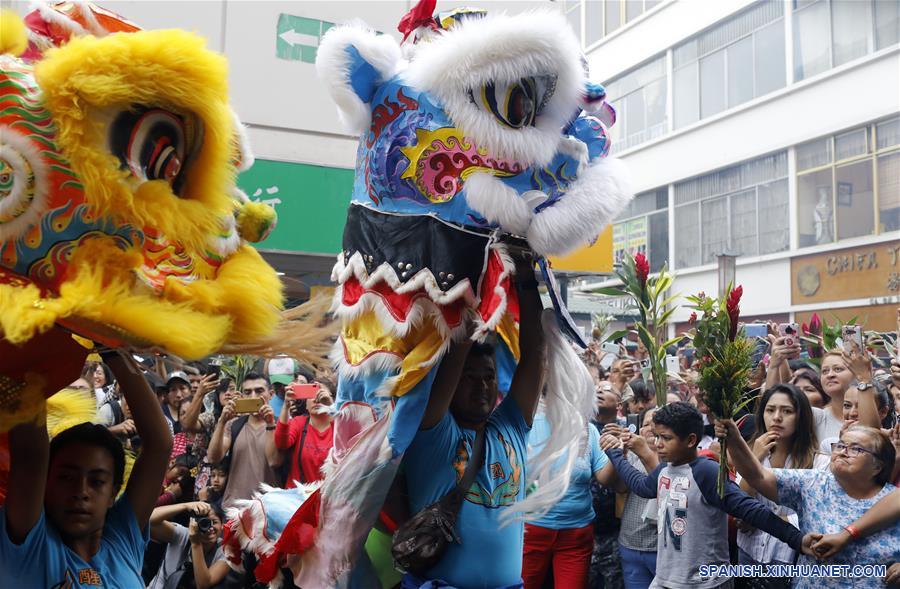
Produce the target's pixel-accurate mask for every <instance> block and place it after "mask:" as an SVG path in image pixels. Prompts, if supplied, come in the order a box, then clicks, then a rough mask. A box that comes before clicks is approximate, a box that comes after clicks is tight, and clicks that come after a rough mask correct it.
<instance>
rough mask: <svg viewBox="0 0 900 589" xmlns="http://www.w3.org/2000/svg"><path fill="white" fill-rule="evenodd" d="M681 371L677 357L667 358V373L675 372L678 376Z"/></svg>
mask: <svg viewBox="0 0 900 589" xmlns="http://www.w3.org/2000/svg"><path fill="white" fill-rule="evenodd" d="M680 370H681V366H680V365H679V362H678V358H677V357H676V356H666V372H674V373H675V374H678V372H679V371H680Z"/></svg>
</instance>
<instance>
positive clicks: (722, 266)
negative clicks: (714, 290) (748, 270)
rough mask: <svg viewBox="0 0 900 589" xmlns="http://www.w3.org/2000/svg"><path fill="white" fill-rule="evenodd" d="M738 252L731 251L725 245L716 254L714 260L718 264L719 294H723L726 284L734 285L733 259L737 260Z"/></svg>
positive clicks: (726, 289)
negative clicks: (720, 251)
mask: <svg viewBox="0 0 900 589" xmlns="http://www.w3.org/2000/svg"><path fill="white" fill-rule="evenodd" d="M737 257H738V252H734V251H731V249H730V248H728V247H726V248H725V249H724V250H723V251H722V253H720V254H719V255H717V256H716V261H717V262H718V264H719V296H720V297H723V296H725V293H726V292H727V291H728V285H729V284H731V285H734V278H735V273H736V272H735V261H736V260H737Z"/></svg>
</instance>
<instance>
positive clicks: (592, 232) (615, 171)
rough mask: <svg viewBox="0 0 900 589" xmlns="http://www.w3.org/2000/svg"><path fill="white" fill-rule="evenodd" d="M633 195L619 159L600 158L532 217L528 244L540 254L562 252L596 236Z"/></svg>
mask: <svg viewBox="0 0 900 589" xmlns="http://www.w3.org/2000/svg"><path fill="white" fill-rule="evenodd" d="M633 197H634V194H633V193H632V191H631V182H630V180H629V177H628V170H627V168H626V167H625V164H623V163H622V162H621V161H619V160H617V159H611V158H601V159H599V160H597V161H595V162H594V163H592V164H591V165H589V166H587V168H586V169H585V170H584V171H583V172H582V173H581V174H580V175H579V176H578V179H577V180H575V182H574V184H573V185H572V186H571V187H570V189H569V191H568V192H566V194H565V195H564V196H563V197H562V198H561V199H560V200H559V201H557V202H556V203H555V204H553V205H552V206H549V207H547V208H546V209H544V210H542V211H541V212H539V213H538V214H537V215H535V216H534V219H532V221H531V226H530V227H529V228H528V234H527V237H528V244H529V245H531V247H532V248H533V249H534V251H535V252H537V253H538V254H540V255H543V256H546V255H564V254H567V253H569V252H572V251H573V250H576V249H578V248H579V247H581V246H582V245H584V244H586V243H588V242H589V241H590V240H591V239H594V238H595V237H597V234H598V233H600V231H601V230H602V229H603V227H605V226H606V225H608V224H609V223H611V222H612V221H613V219H615V218H616V217H617V216H618V215H619V213H620V212H622V209H624V208H625V205H627V204H628V203H629V201H631V199H632V198H633Z"/></svg>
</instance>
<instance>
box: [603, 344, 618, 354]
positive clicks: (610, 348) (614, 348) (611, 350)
mask: <svg viewBox="0 0 900 589" xmlns="http://www.w3.org/2000/svg"><path fill="white" fill-rule="evenodd" d="M600 349H601V350H603V351H604V352H606V353H607V354H618V353H619V352H621V350H620V349H619V344H614V343H612V342H603V343H602V344H600Z"/></svg>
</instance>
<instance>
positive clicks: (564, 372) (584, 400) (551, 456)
mask: <svg viewBox="0 0 900 589" xmlns="http://www.w3.org/2000/svg"><path fill="white" fill-rule="evenodd" d="M541 323H542V324H543V329H544V333H545V337H546V341H547V365H548V367H549V371H548V374H547V377H548V378H547V395H546V397H545V398H544V401H543V408H544V413H545V415H546V417H547V421H548V423H549V424H550V432H551V435H550V437H549V438H548V439H547V440H546V443H545V445H544V447H543V448H542V449H541V451H540V453H538V454H537V455H533V454H532V453H531V452H529V456H528V460H527V462H526V466H525V473H526V482H525V484H526V485H527V486H531V484H532V483H537V489H536V490H535V491H534V492H532V493H531V494H530V495H528V497H526V498H525V499H523V500H522V501H518V502H516V503H514V504H513V505H511V506H510V508H509V510H508V511H506V512H504V513H503V514H502V515H501V519H502V520H503V521H504V525H506V524H509V523H510V522H512V521H514V520H516V519H521V518H523V517H524V518H525V519H536V518H538V517H540V516H541V515H543V514H545V513H546V512H547V511H548V510H549V509H550V508H551V507H553V506H554V505H556V504H557V503H558V502H559V500H560V499H562V497H563V495H565V493H566V490H567V489H568V487H569V480H570V479H571V475H572V470H573V469H574V466H575V460H576V459H577V458H578V455H579V453H580V451H581V448H580V441H581V440H582V439H584V436H585V434H586V433H587V429H586V428H587V427H588V420H589V419H590V416H591V413H592V411H593V399H594V386H593V384H594V383H593V381H592V380H591V375H590V373H588V371H587V367H585V365H584V363H583V362H582V361H581V359H580V358H578V356H577V355H576V354H575V352H574V350H572V346H571V345H570V344H569V342H568V340H567V339H566V338H565V337H563V335H562V334H561V333H560V330H559V325H558V323H557V320H556V316H555V315H554V313H553V311H552V310H550V309H548V310H546V311H544V313H543V314H542V316H541ZM529 450H530V448H529ZM560 457H564V461H563V464H562V467H558V466H557V464H556V463H557V461H558V459H559V458H560Z"/></svg>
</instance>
